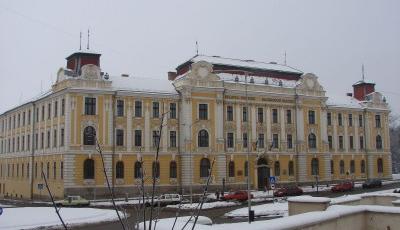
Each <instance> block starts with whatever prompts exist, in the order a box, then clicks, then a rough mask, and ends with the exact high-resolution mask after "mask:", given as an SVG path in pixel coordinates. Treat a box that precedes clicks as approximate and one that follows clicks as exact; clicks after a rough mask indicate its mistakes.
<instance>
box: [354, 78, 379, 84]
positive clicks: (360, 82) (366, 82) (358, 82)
mask: <svg viewBox="0 0 400 230" xmlns="http://www.w3.org/2000/svg"><path fill="white" fill-rule="evenodd" d="M359 84H374V85H375V82H373V81H371V80H367V79H364V80H360V81H357V82H356V83H354V84H353V85H359Z"/></svg>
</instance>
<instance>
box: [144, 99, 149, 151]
mask: <svg viewBox="0 0 400 230" xmlns="http://www.w3.org/2000/svg"><path fill="white" fill-rule="evenodd" d="M143 107H144V108H143V109H144V151H145V152H150V147H151V139H150V138H151V130H150V111H149V110H150V105H149V102H148V101H143Z"/></svg>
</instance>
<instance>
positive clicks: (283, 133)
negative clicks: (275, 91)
mask: <svg viewBox="0 0 400 230" xmlns="http://www.w3.org/2000/svg"><path fill="white" fill-rule="evenodd" d="M279 115H280V124H281V141H280V142H281V145H280V149H286V147H287V146H286V129H285V123H286V122H285V109H284V108H283V107H281V108H280V113H279Z"/></svg>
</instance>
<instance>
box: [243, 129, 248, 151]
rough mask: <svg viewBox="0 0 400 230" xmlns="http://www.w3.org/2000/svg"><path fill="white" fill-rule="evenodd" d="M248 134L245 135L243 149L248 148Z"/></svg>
mask: <svg viewBox="0 0 400 230" xmlns="http://www.w3.org/2000/svg"><path fill="white" fill-rule="evenodd" d="M247 143H248V141H247V133H243V148H247Z"/></svg>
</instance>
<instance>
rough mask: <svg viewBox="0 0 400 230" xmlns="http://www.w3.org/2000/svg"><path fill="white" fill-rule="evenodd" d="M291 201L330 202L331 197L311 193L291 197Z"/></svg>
mask: <svg viewBox="0 0 400 230" xmlns="http://www.w3.org/2000/svg"><path fill="white" fill-rule="evenodd" d="M288 201H289V202H300V203H301V202H304V203H329V202H330V201H331V199H329V198H326V197H313V196H309V195H304V196H297V197H290V198H289V199H288Z"/></svg>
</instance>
